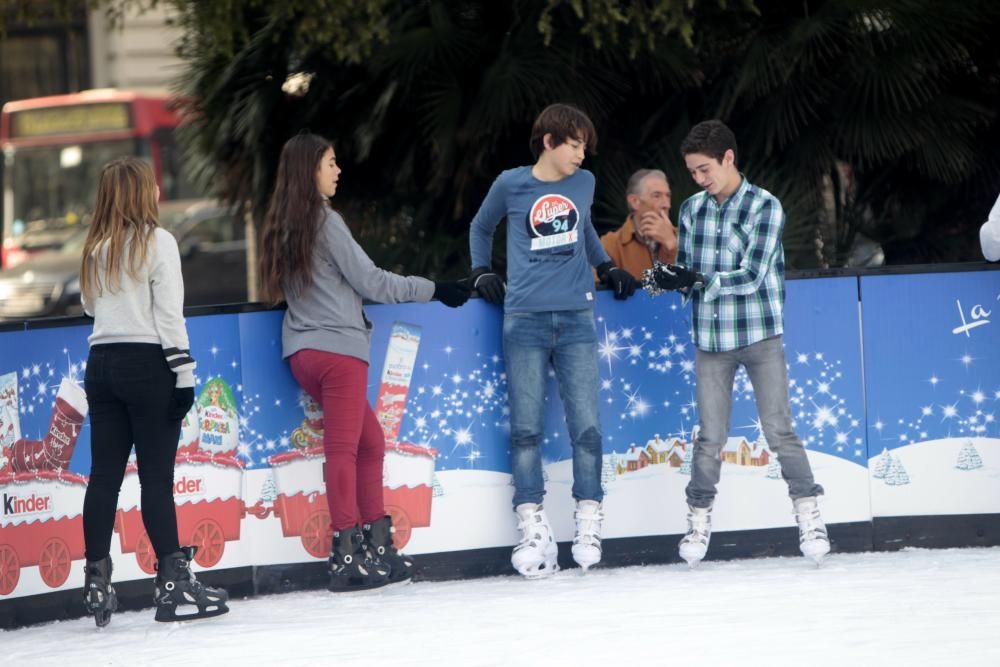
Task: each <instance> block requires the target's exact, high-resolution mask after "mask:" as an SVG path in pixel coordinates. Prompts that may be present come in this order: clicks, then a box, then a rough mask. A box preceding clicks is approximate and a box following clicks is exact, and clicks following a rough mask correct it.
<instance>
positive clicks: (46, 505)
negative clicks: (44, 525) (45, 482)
mask: <svg viewBox="0 0 1000 667" xmlns="http://www.w3.org/2000/svg"><path fill="white" fill-rule="evenodd" d="M51 511H52V497H51V496H38V495H35V494H34V493H33V494H31V495H30V496H28V497H23V496H12V495H10V494H8V493H4V494H3V513H4V516H15V515H18V514H40V513H42V512H51Z"/></svg>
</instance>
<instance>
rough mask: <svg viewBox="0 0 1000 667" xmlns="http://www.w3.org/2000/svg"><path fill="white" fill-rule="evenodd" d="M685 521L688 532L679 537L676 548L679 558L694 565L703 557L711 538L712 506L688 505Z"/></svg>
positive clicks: (691, 565)
mask: <svg viewBox="0 0 1000 667" xmlns="http://www.w3.org/2000/svg"><path fill="white" fill-rule="evenodd" d="M687 522H688V532H687V535H685V536H684V537H683V538H681V541H680V544H679V549H678V550H679V551H680V555H681V558H683V559H684V560H686V561H687V564H688V565H689V566H690V567H694V566H695V565H697V564H698V563H700V562H701V560H702V559H703V558H704V557H705V553H706V552H707V551H708V542H709V540H711V539H712V508H711V507H691V505H688V515H687Z"/></svg>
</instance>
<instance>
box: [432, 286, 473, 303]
mask: <svg viewBox="0 0 1000 667" xmlns="http://www.w3.org/2000/svg"><path fill="white" fill-rule="evenodd" d="M471 293H472V290H470V289H469V282H468V281H467V280H459V281H457V282H453V283H434V298H435V299H437V300H438V301H440V302H441V303H443V304H444V305H446V306H448V307H449V308H458V307H459V306H461V305H463V304H464V303H465V302H466V301H468V300H469V296H470V295H471Z"/></svg>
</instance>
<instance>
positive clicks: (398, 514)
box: [385, 505, 413, 549]
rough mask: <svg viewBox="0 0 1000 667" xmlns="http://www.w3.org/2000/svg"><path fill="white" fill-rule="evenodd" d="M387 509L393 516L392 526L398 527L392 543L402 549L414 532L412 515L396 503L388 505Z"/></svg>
mask: <svg viewBox="0 0 1000 667" xmlns="http://www.w3.org/2000/svg"><path fill="white" fill-rule="evenodd" d="M385 511H386V512H388V513H389V516H391V517H392V527H393V528H395V529H396V533H395V535H393V537H392V543H393V544H395V545H396V548H397V549H402V548H403V547H405V546H406V543H407V542H409V541H410V534H411V533H412V532H413V523H412V522H411V521H410V515H409V514H407V513H406V511H405V510H403V509H402V508H401V507H397V506H396V505H387V506H386V508H385Z"/></svg>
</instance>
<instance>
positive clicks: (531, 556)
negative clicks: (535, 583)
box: [510, 503, 559, 579]
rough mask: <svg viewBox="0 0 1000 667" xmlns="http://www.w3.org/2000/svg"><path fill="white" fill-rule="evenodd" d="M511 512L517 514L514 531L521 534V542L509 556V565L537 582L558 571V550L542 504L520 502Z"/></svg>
mask: <svg viewBox="0 0 1000 667" xmlns="http://www.w3.org/2000/svg"><path fill="white" fill-rule="evenodd" d="M514 511H515V512H516V513H517V528H518V530H520V531H521V541H520V542H518V543H517V546H516V547H514V552H513V553H512V554H511V555H510V563H511V565H513V566H514V569H515V570H517V571H518V573H520V574H521V575H523V576H525V577H527V578H529V579H538V578H541V577H547V576H549V575H552V574H555V573H556V572H558V571H559V564H558V563H556V557H557V556H558V555H559V549H558V547H556V541H555V538H553V537H552V526H550V525H549V518H548V517H547V516H545V510H544V509H542V506H541V505H536V504H534V503H523V504H521V505H518V506H517V507H516V508H515V509H514Z"/></svg>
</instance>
